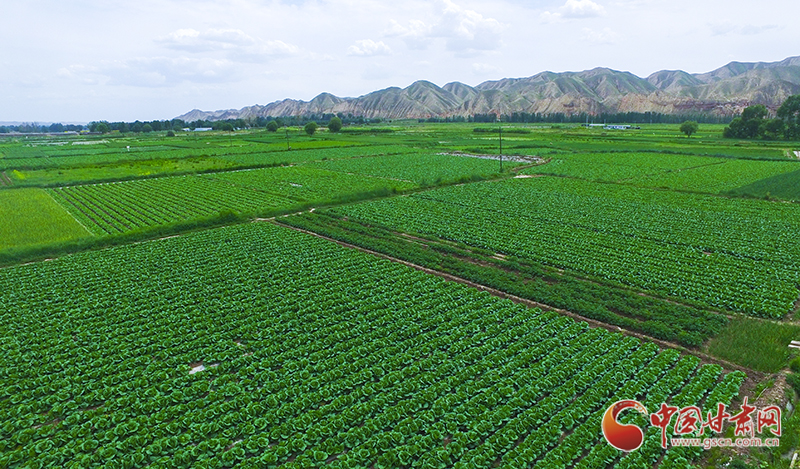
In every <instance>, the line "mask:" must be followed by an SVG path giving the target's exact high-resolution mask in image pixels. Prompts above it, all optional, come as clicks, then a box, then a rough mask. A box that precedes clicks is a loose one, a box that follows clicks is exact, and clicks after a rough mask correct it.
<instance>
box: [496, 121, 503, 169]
mask: <svg viewBox="0 0 800 469" xmlns="http://www.w3.org/2000/svg"><path fill="white" fill-rule="evenodd" d="M497 130H498V133H499V134H500V172H501V173H502V172H503V125H502V124H501V123H500V116H498V117H497Z"/></svg>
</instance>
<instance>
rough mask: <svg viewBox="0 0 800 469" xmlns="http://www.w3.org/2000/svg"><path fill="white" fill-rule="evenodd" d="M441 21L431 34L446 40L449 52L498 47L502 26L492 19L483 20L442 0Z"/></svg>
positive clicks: (480, 16) (476, 14)
mask: <svg viewBox="0 0 800 469" xmlns="http://www.w3.org/2000/svg"><path fill="white" fill-rule="evenodd" d="M443 2H444V11H443V15H442V18H441V20H440V21H439V23H438V24H437V25H435V26H434V27H433V30H432V32H431V34H432V35H433V36H436V37H443V38H445V39H446V40H447V48H448V49H449V50H451V51H457V52H468V51H477V50H494V49H497V48H499V47H500V43H501V36H500V34H501V32H502V30H503V25H502V24H500V22H499V21H497V20H496V19H494V18H484V17H483V15H481V14H480V13H477V12H475V11H472V10H464V9H462V8H461V7H459V6H458V5H456V4H455V3H453V2H452V1H450V0H443Z"/></svg>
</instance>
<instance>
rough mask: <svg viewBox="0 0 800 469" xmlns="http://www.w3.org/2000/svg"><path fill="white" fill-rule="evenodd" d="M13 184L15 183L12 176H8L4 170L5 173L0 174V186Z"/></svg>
mask: <svg viewBox="0 0 800 469" xmlns="http://www.w3.org/2000/svg"><path fill="white" fill-rule="evenodd" d="M13 185H14V183H13V182H12V181H11V178H10V177H8V174H6V172H5V171H3V174H2V175H0V186H13Z"/></svg>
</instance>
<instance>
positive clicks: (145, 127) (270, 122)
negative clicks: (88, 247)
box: [88, 113, 383, 133]
mask: <svg viewBox="0 0 800 469" xmlns="http://www.w3.org/2000/svg"><path fill="white" fill-rule="evenodd" d="M311 122H314V123H315V124H316V125H317V126H320V125H322V126H327V127H328V128H329V129H330V128H331V124H333V125H334V127H337V126H338V127H337V128H336V130H333V131H334V132H338V131H339V130H341V128H342V125H345V124H378V123H381V122H383V119H365V118H363V117H354V116H353V115H352V114H348V115H343V114H341V113H340V114H338V115H335V114H321V115H310V116H292V117H256V118H249V119H225V120H216V121H211V120H202V119H199V120H195V121H191V122H186V121H183V120H181V119H172V120H164V121H159V120H154V121H144V122H143V121H138V120H137V121H135V122H108V121H94V122H91V123H90V124H89V126H88V128H89V130H90V131H91V132H101V133H107V132H113V131H119V132H121V133H127V132H134V133H140V132H142V133H148V132H158V131H163V130H172V131H174V132H177V131H180V130H183V129H191V130H195V129H198V128H206V129H207V128H210V129H213V130H222V131H233V130H236V129H267V130H270V131H273V132H275V131H277V130H278V129H279V128H281V127H284V126H292V127H302V126H305V125H307V124H309V123H311Z"/></svg>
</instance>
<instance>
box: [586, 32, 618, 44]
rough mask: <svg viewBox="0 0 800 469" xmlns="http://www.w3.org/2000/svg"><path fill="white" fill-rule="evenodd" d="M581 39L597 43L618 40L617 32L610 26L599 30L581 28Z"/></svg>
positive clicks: (613, 42)
mask: <svg viewBox="0 0 800 469" xmlns="http://www.w3.org/2000/svg"><path fill="white" fill-rule="evenodd" d="M583 40H585V41H589V42H593V43H597V44H616V43H617V42H618V41H619V34H617V33H616V32H614V31H612V30H611V28H603V29H602V30H601V31H595V30H593V29H590V28H583Z"/></svg>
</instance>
